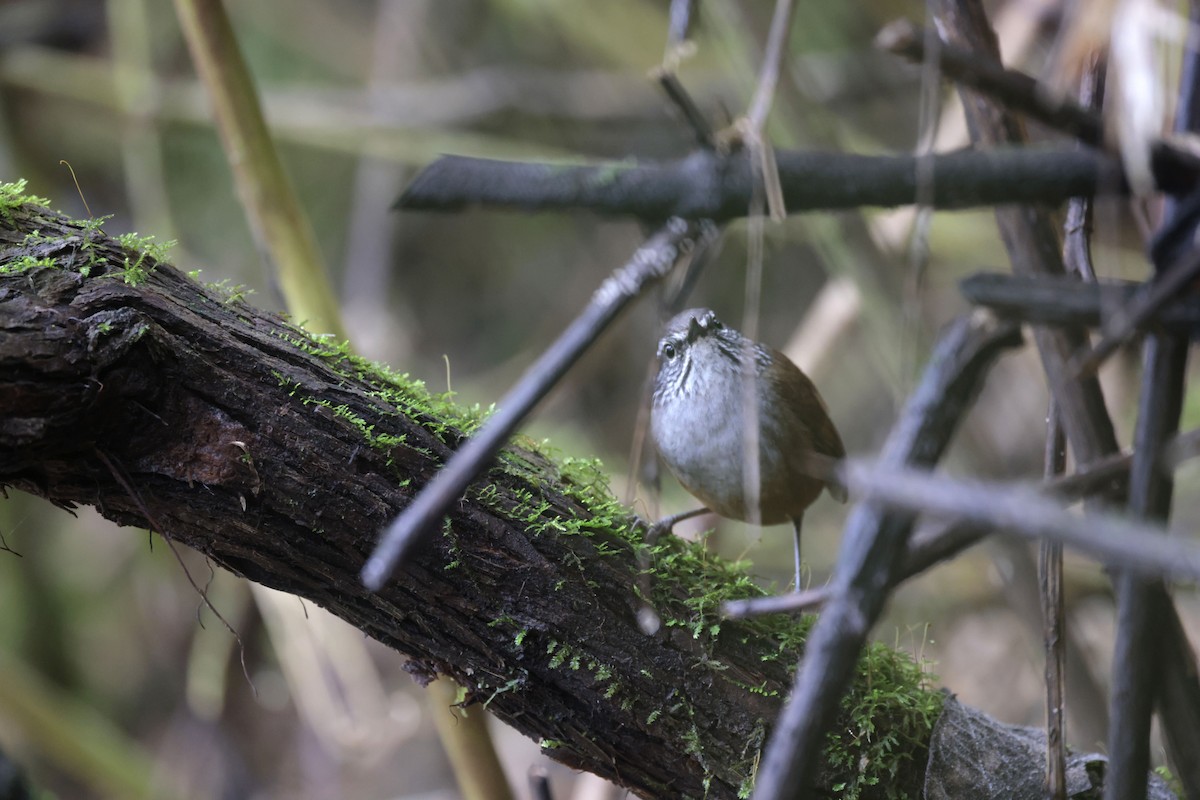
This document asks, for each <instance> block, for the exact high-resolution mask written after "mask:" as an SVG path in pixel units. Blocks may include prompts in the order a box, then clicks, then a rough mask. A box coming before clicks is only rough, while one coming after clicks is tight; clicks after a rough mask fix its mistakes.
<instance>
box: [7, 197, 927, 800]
mask: <svg viewBox="0 0 1200 800" xmlns="http://www.w3.org/2000/svg"><path fill="white" fill-rule="evenodd" d="M7 191H8V193H7V194H6V195H4V196H3V197H0V488H4V487H14V488H16V489H19V490H21V491H25V492H29V493H31V494H35V495H39V496H41V497H45V498H47V499H49V500H50V501H52V502H54V503H57V504H59V505H61V506H63V507H65V508H70V507H72V506H74V505H77V504H84V505H91V506H95V507H96V508H97V509H98V510H99V511H100V513H101V514H103V515H104V516H106V517H108V518H109V519H112V520H114V521H116V522H118V523H120V524H123V525H132V526H137V527H139V528H153V529H154V530H156V531H157V532H158V533H160V534H161V535H163V536H164V537H167V538H170V539H172V540H174V541H177V542H181V543H183V544H186V545H187V546H189V547H192V548H194V549H195V550H198V551H199V552H201V553H204V554H205V555H206V556H208V557H209V558H211V559H212V560H213V561H214V562H216V563H217V564H219V565H221V566H223V567H225V568H226V569H228V570H230V571H231V572H234V573H236V574H238V575H241V576H244V577H246V578H248V579H249V580H252V581H256V582H259V583H262V584H264V585H266V586H270V587H273V588H276V589H279V590H282V591H285V592H290V593H292V594H295V595H298V596H300V597H303V598H306V599H308V600H310V601H312V602H315V603H317V604H319V605H321V606H323V607H325V608H327V609H329V610H330V611H332V612H333V613H334V614H336V615H338V616H339V617H341V618H342V619H344V620H346V621H347V622H349V623H350V624H352V625H354V626H355V627H357V628H359V629H360V630H362V631H363V632H364V633H366V634H367V635H369V636H371V637H373V638H375V639H378V640H379V641H381V642H384V643H386V644H388V645H390V646H391V647H393V648H395V649H396V650H397V651H399V652H400V653H402V654H404V655H406V656H407V657H408V659H409V660H408V662H407V666H406V669H407V670H408V671H409V672H411V673H413V674H414V676H416V677H417V678H418V680H422V679H425V678H428V677H432V676H433V675H434V674H446V675H449V676H451V677H452V678H453V679H454V680H456V681H457V682H459V683H460V684H461V685H462V686H464V687H465V688H466V690H467V701H468V702H486V703H487V705H488V708H489V710H490V711H492V712H493V713H494V714H495V715H496V716H498V717H499V718H500V719H502V720H504V721H506V722H507V723H509V724H510V725H512V726H513V727H515V728H516V729H518V730H519V731H521V732H523V733H524V734H526V735H528V736H530V737H532V738H534V739H536V740H539V741H540V742H541V744H542V747H543V749H544V750H545V751H546V752H547V753H548V754H549V755H550V756H551V757H553V758H555V759H557V760H559V761H562V762H564V763H566V764H569V765H571V766H574V767H578V768H580V769H584V770H588V771H592V772H596V773H598V774H601V775H604V776H605V777H608V778H610V779H612V780H613V781H615V782H617V783H618V784H620V785H622V786H625V787H627V788H629V789H630V790H632V791H633V792H635V793H636V794H638V795H640V796H643V797H710V798H724V797H735V796H738V795H739V794H741V795H744V794H745V793H746V792H747V791H748V788H749V786H750V785H751V784H752V781H753V775H754V770H755V766H756V764H757V759H758V756H759V751H760V748H761V747H762V745H763V743H764V742H765V738H766V736H767V734H768V733H769V730H770V726H771V723H772V721H773V720H774V718H775V715H776V713H777V711H778V710H779V707H780V705H781V704H782V699H783V694H784V692H786V690H787V687H788V686H789V682H790V676H791V674H792V671H793V669H794V666H795V663H796V660H797V658H798V657H799V653H800V651H801V649H802V647H803V638H804V635H805V633H806V631H807V628H808V622H807V621H793V620H788V619H785V618H774V619H770V620H757V621H747V622H733V621H728V620H722V619H720V618H719V616H718V606H719V603H720V602H721V601H722V600H725V599H730V598H734V597H745V596H750V595H754V594H758V593H761V590H760V589H758V588H756V586H755V585H754V584H753V582H752V581H750V579H749V578H748V577H747V576H746V575H745V574H743V573H742V572H740V571H738V570H737V569H735V568H733V567H732V566H730V565H729V564H726V563H723V562H721V561H720V560H719V559H714V558H713V557H711V556H708V557H703V554H702V553H701V552H700V551H699V550H698V548H697V547H696V546H694V545H689V544H686V543H684V542H681V541H679V540H677V539H675V538H674V537H664V538H663V540H662V541H661V542H660V543H658V544H656V545H655V547H654V548H653V550H652V551H651V552H650V553H649V558H648V561H649V563H650V564H651V570H652V572H653V575H652V581H651V582H650V584H649V585H651V586H653V590H652V594H653V597H652V601H653V604H654V605H655V607H656V608H657V609H658V611H659V613H660V615H661V617H662V620H663V623H664V624H663V626H662V628H661V629H660V631H659V632H658V633H657V634H655V635H651V636H647V635H646V634H644V633H643V632H642V631H641V629H640V628H639V626H638V622H637V615H638V611H639V609H640V608H641V607H642V600H641V599H640V597H639V590H638V587H639V586H640V585H644V582H643V581H641V580H640V578H639V576H640V567H639V563H641V561H640V560H639V551H640V549H641V548H643V547H644V545H643V544H642V535H643V530H642V528H641V522H640V521H639V520H638V519H637V518H636V517H634V516H633V515H632V514H631V513H630V512H629V511H628V510H627V509H625V508H623V507H622V506H620V505H619V504H618V503H616V502H615V501H614V500H613V498H612V496H611V495H610V493H609V491H608V488H607V483H606V480H605V478H604V476H603V474H602V472H601V471H600V470H599V468H598V466H597V465H596V464H595V463H594V462H591V461H583V460H572V459H565V458H552V457H550V456H548V455H546V454H545V453H543V452H541V451H540V450H539V449H538V448H536V447H534V446H533V445H532V443H521V442H515V443H513V444H512V445H511V446H510V447H508V448H507V449H506V450H505V451H504V453H503V454H502V456H501V457H500V459H498V461H497V463H496V464H495V465H494V466H493V467H492V468H491V469H490V470H489V471H488V472H487V473H486V474H485V475H484V476H482V477H481V478H480V479H479V481H477V482H476V483H475V484H474V485H473V486H472V487H471V489H470V490H469V491H468V493H467V495H466V496H465V497H464V498H463V500H462V501H461V502H460V503H459V504H458V505H457V506H456V507H455V508H454V509H453V510H452V512H451V513H450V515H449V516H448V517H447V519H446V522H445V524H444V528H443V534H442V535H441V536H439V537H437V539H436V541H435V542H434V543H433V544H432V545H430V546H428V547H426V548H424V549H423V550H422V551H420V552H419V553H418V554H417V556H416V557H415V558H414V559H413V560H412V562H411V563H410V564H408V565H407V566H406V568H405V569H404V570H403V571H402V572H401V573H400V574H398V575H397V576H396V577H395V578H394V579H393V580H392V581H390V582H389V583H388V585H387V586H386V587H385V588H384V590H383V591H381V592H379V593H377V594H372V593H370V592H367V591H366V590H365V589H364V588H363V587H362V585H361V583H360V581H359V577H358V576H359V570H360V569H361V568H362V565H363V563H364V561H365V559H366V557H367V555H368V554H369V553H370V551H371V548H372V547H373V545H374V543H375V540H376V536H377V533H378V532H379V531H380V530H381V529H382V528H383V527H384V526H385V524H386V523H387V522H388V521H389V520H390V519H391V518H392V517H393V516H394V515H395V514H396V512H397V511H398V510H399V509H401V508H403V507H404V506H405V504H406V503H408V502H409V501H410V500H411V498H412V497H413V495H414V493H415V492H416V491H417V490H418V489H419V487H420V486H422V485H423V484H424V483H425V482H426V481H427V480H428V479H429V477H430V476H431V475H432V474H433V473H434V472H435V471H436V470H437V469H438V468H439V466H440V465H441V464H442V463H443V462H444V460H445V459H446V457H447V455H448V454H449V453H451V452H452V451H453V450H454V448H455V447H456V446H457V444H458V443H459V442H460V441H461V440H462V437H463V436H464V435H465V434H467V433H469V432H470V430H471V429H472V428H473V427H474V426H476V425H477V424H478V421H479V416H480V415H479V414H472V413H466V412H463V411H461V410H459V409H457V408H455V407H454V406H453V404H452V403H450V402H449V401H448V400H447V399H446V398H444V397H438V396H434V395H431V394H430V393H428V392H427V391H426V390H425V389H424V388H423V387H422V386H421V385H420V384H419V383H416V382H413V381H411V380H409V379H408V378H406V377H404V376H399V375H396V374H394V373H391V372H388V371H387V370H384V369H381V368H379V367H376V366H373V365H370V364H368V363H366V362H364V361H362V360H361V359H358V358H356V357H354V356H353V355H351V354H350V353H349V352H348V351H347V349H346V348H344V347H342V346H340V345H337V344H336V343H331V342H327V341H323V340H321V339H319V338H313V337H312V336H310V335H308V334H307V333H305V332H304V331H302V330H301V329H300V328H298V327H296V326H295V325H293V324H291V323H289V322H288V321H286V320H285V319H283V318H281V317H279V316H277V315H274V314H270V313H266V312H263V311H260V310H257V309H255V308H253V307H251V306H249V305H247V304H246V303H244V302H242V300H241V299H239V298H238V297H237V296H236V295H234V294H230V293H229V292H228V291H226V290H223V289H220V288H217V287H205V286H203V285H201V284H199V283H197V282H196V281H194V280H192V279H190V278H189V277H188V276H186V275H184V274H182V273H180V272H179V271H177V270H176V269H174V268H173V267H171V266H169V265H167V264H163V263H159V262H158V261H157V260H156V259H155V258H154V256H153V255H152V254H148V253H146V252H145V251H144V250H139V249H138V248H137V247H136V244H137V243H135V242H133V241H131V240H128V239H126V240H124V241H121V242H118V241H116V240H113V239H111V238H109V237H108V236H106V235H105V234H104V233H103V231H102V230H101V226H100V224H99V223H97V222H84V223H80V222H75V221H71V220H68V219H66V218H65V217H63V216H61V215H59V214H57V213H55V212H52V211H50V210H48V209H46V208H44V207H42V206H39V205H35V204H33V203H31V202H28V201H27V200H26V199H25V198H22V197H20V196H18V195H17V193H16V192H15V191H13V187H11V186H10V187H7ZM859 673H860V674H859V677H858V679H857V680H856V681H855V685H854V688H853V689H852V691H851V693H850V695H849V696H848V697H847V698H846V701H845V702H844V704H843V709H844V711H843V715H842V719H840V720H839V723H838V726H837V727H836V728H835V730H834V732H833V733H831V734H830V736H829V744H828V747H827V749H826V754H825V764H824V768H823V770H822V780H821V784H822V786H823V787H825V789H826V790H827V791H828V792H829V793H830V794H834V795H838V796H862V797H876V796H878V797H884V796H887V797H895V796H901V797H902V796H912V797H917V796H920V794H921V790H922V788H921V787H922V786H923V785H924V784H925V772H926V767H927V762H928V758H927V755H928V746H929V741H930V735H931V729H932V727H933V723H934V720H935V719H936V718H937V715H938V713H939V710H940V709H941V707H942V702H943V698H942V695H941V694H940V693H938V692H935V691H933V690H931V689H929V688H928V687H925V686H923V685H922V676H921V672H920V669H919V667H918V666H917V665H915V664H914V663H913V662H912V660H911V659H910V658H909V657H908V656H907V655H905V654H902V653H897V652H894V651H891V650H889V649H888V648H885V647H882V646H873V647H872V648H870V649H869V651H868V652H867V654H866V655H865V656H864V658H863V660H862V662H861V663H860V667H859Z"/></svg>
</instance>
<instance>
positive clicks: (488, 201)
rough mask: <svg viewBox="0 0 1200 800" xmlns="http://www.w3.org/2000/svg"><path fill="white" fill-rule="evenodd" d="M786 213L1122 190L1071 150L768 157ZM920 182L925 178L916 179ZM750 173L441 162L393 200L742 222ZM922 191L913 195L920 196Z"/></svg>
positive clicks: (712, 168) (740, 157) (1095, 158)
mask: <svg viewBox="0 0 1200 800" xmlns="http://www.w3.org/2000/svg"><path fill="white" fill-rule="evenodd" d="M775 158H776V161H777V164H778V167H779V178H780V182H781V185H782V188H783V197H784V201H785V202H786V204H787V208H788V211H789V213H796V212H799V211H811V210H813V209H838V208H855V207H860V206H885V207H891V206H901V205H908V204H911V203H915V202H918V200H919V201H920V202H924V203H929V204H931V205H933V206H934V207H935V208H970V207H975V206H986V205H994V204H997V203H1047V204H1056V203H1060V202H1062V201H1064V200H1066V199H1068V198H1070V197H1074V196H1077V195H1089V196H1090V195H1093V194H1095V193H1097V192H1099V191H1111V190H1113V189H1114V187H1120V186H1121V185H1122V177H1121V175H1122V173H1121V170H1120V167H1119V165H1118V164H1117V162H1116V161H1115V160H1114V159H1111V158H1109V157H1108V156H1105V155H1103V154H1100V153H1097V152H1095V151H1090V150H1083V151H1081V150H1077V149H1075V148H1070V149H1068V148H1047V149H1033V148H1031V149H997V150H993V151H989V152H977V151H969V150H967V151H960V152H956V153H947V154H944V155H935V156H925V157H923V164H922V166H921V169H922V170H924V172H921V173H919V172H918V158H917V157H915V156H861V155H847V154H844V153H811V152H792V151H782V150H779V151H776V152H775ZM922 178H924V182H922ZM751 181H752V176H751V172H750V164H749V160H748V157H747V155H746V153H745V151H739V152H737V153H734V154H732V155H728V156H721V155H719V154H717V153H715V152H713V151H710V150H702V151H697V152H695V153H692V154H691V155H689V156H687V157H686V158H683V159H680V160H678V161H668V162H657V163H655V162H640V163H639V162H615V163H604V164H595V165H579V164H536V163H522V162H511V161H494V160H490V159H483V158H468V157H465V156H443V157H441V158H439V159H438V160H436V161H434V162H433V163H432V164H430V165H429V166H427V167H426V168H425V169H423V170H422V171H421V172H420V174H418V175H417V177H416V178H415V179H414V180H413V182H412V183H411V184H410V185H409V187H408V188H407V189H406V190H405V191H404V194H403V195H401V197H400V199H399V200H398V201H397V202H396V207H397V208H403V209H407V210H431V211H457V210H460V209H463V208H467V207H470V206H487V207H492V208H517V209H522V210H525V211H539V210H547V209H557V210H566V209H587V210H590V211H595V212H597V213H600V214H608V215H625V216H633V217H637V218H639V219H644V220H665V219H667V218H669V217H672V216H678V217H684V218H686V219H713V220H717V221H724V220H729V219H733V218H737V217H744V216H746V213H747V210H748V209H749V208H750V200H751V190H752V182H751ZM918 191H920V194H919V195H918Z"/></svg>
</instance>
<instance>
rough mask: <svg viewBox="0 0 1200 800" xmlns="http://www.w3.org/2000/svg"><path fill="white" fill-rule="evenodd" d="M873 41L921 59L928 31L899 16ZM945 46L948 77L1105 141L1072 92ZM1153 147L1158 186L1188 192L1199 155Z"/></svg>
mask: <svg viewBox="0 0 1200 800" xmlns="http://www.w3.org/2000/svg"><path fill="white" fill-rule="evenodd" d="M875 46H876V47H878V48H880V49H882V50H887V51H889V52H892V53H895V54H896V55H898V56H901V57H903V58H905V59H908V60H909V61H912V62H914V63H920V62H922V61H923V60H924V58H925V51H926V37H925V32H923V31H922V30H920V29H919V28H918V27H917V26H916V25H914V24H913V23H912V22H910V21H908V20H897V21H895V22H892V23H890V24H889V25H887V26H886V27H884V28H883V29H882V30H881V31H880V32H879V34H878V35H877V36H876V38H875ZM941 46H942V50H941V53H940V55H939V57H940V61H941V67H942V72H943V74H945V76H946V77H948V78H950V79H951V80H953V81H955V82H956V83H959V84H961V85H963V86H967V87H970V88H971V89H973V90H975V91H977V92H980V93H982V94H985V95H988V96H989V97H991V98H993V99H994V100H995V101H996V102H998V103H999V104H1000V105H1002V106H1003V107H1004V108H1006V109H1008V110H1010V111H1015V112H1017V113H1020V114H1024V115H1025V116H1027V117H1030V118H1031V119H1035V120H1037V121H1038V122H1041V123H1042V124H1044V125H1047V126H1049V127H1051V128H1054V129H1055V130H1059V131H1062V132H1064V133H1067V134H1069V135H1071V136H1074V137H1075V138H1077V139H1079V140H1080V141H1081V142H1083V143H1084V144H1087V145H1089V146H1092V147H1102V146H1103V145H1104V121H1103V119H1102V118H1101V117H1100V114H1099V113H1098V112H1096V111H1093V110H1091V109H1088V108H1086V107H1084V106H1082V105H1080V104H1079V103H1077V102H1075V101H1074V100H1072V99H1070V98H1069V97H1057V96H1055V94H1054V93H1052V92H1049V91H1046V90H1045V89H1043V88H1042V87H1041V86H1040V85H1039V84H1038V81H1037V79H1035V78H1034V77H1032V76H1030V75H1027V74H1026V73H1024V72H1021V71H1019V70H1015V69H1008V68H1005V67H1004V65H1002V64H1001V63H1000V62H999V60H998V59H996V58H994V57H992V56H991V55H990V54H987V53H983V52H981V51H978V50H969V49H967V48H965V47H960V46H954V45H951V44H949V43H948V42H946V41H945V40H942V41H941ZM1150 147H1151V170H1152V172H1153V174H1154V179H1155V182H1156V183H1157V185H1158V188H1159V189H1162V190H1163V191H1168V192H1187V191H1188V190H1189V188H1190V186H1191V183H1192V180H1191V179H1190V178H1186V177H1184V176H1185V175H1187V174H1190V175H1194V174H1195V172H1196V169H1197V168H1200V156H1197V154H1196V153H1194V152H1192V151H1190V150H1188V149H1187V148H1185V147H1182V146H1179V145H1176V144H1175V143H1174V142H1171V141H1168V140H1159V141H1156V142H1153V143H1152V144H1151V146H1150ZM1110 188H1111V189H1115V188H1116V186H1115V185H1114V186H1113V187H1110Z"/></svg>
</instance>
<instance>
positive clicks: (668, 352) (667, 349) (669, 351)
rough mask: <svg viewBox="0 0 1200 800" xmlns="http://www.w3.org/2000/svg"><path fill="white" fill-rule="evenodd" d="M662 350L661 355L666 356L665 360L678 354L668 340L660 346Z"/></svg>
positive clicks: (669, 359)
mask: <svg viewBox="0 0 1200 800" xmlns="http://www.w3.org/2000/svg"><path fill="white" fill-rule="evenodd" d="M662 352H663V355H664V356H666V358H667V361H673V360H674V359H675V356H676V355H678V353H677V351H676V350H675V345H673V344H671V343H670V342H667V343H665V344H664V345H663V346H662Z"/></svg>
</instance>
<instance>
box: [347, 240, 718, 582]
mask: <svg viewBox="0 0 1200 800" xmlns="http://www.w3.org/2000/svg"><path fill="white" fill-rule="evenodd" d="M715 233H716V227H715V226H714V225H712V224H711V223H709V222H700V223H694V222H685V221H684V220H681V219H671V220H669V221H668V222H667V223H666V224H665V225H664V226H663V227H662V228H661V229H660V230H659V231H658V232H657V233H655V234H654V235H653V236H651V237H650V238H649V239H647V240H646V242H645V243H644V244H643V245H642V246H641V247H639V248H638V250H637V252H635V253H634V254H633V257H632V258H631V259H630V260H629V262H628V263H627V264H625V265H624V266H622V267H621V268H620V269H618V270H617V271H616V272H614V273H613V274H612V275H611V276H609V277H608V278H607V279H606V280H605V281H604V282H603V283H602V284H601V285H600V287H599V288H598V289H597V290H596V292H595V294H594V295H592V299H591V301H590V302H589V303H588V305H587V307H586V308H584V310H583V312H582V313H581V314H580V315H579V316H578V317H577V318H576V319H575V321H574V322H572V323H571V325H570V326H569V327H568V328H567V330H566V331H564V332H563V334H562V335H561V336H560V337H559V338H558V339H557V340H556V341H555V342H554V343H553V344H552V345H551V346H550V347H549V348H547V349H546V351H545V352H544V353H542V355H541V356H540V357H539V358H538V360H537V361H536V362H534V364H533V365H532V366H531V367H530V368H529V369H528V370H527V371H526V373H525V374H524V375H523V376H522V377H521V379H520V380H519V381H518V382H517V384H516V385H515V386H513V388H512V389H510V390H509V392H508V394H506V395H505V396H504V398H503V399H502V400H501V401H500V403H499V410H498V411H497V412H496V413H495V414H494V415H493V416H492V417H491V418H490V419H488V421H487V422H486V423H485V424H484V426H483V427H482V428H481V429H480V431H479V432H478V433H477V434H475V435H474V436H473V437H471V438H470V439H469V440H468V441H467V442H466V444H464V445H463V446H462V447H461V448H460V449H459V451H458V452H457V453H455V454H454V455H453V456H452V457H451V458H450V460H449V461H448V462H447V463H446V466H445V467H443V468H442V470H441V471H440V472H439V473H438V474H437V475H436V476H435V477H434V478H433V479H432V480H431V481H430V482H429V483H428V484H427V485H426V486H425V488H424V489H422V490H421V492H420V493H419V494H418V495H417V496H416V497H415V498H413V502H412V503H411V504H410V505H409V506H408V508H406V509H405V510H404V511H403V512H402V513H401V514H400V516H399V517H397V518H396V519H395V520H394V521H393V522H392V524H391V525H389V526H388V528H387V530H386V531H385V532H384V534H383V536H382V537H381V539H380V541H379V543H378V544H377V545H376V547H375V550H374V552H372V553H371V558H370V559H369V560H368V561H367V563H366V566H364V567H363V570H362V579H363V583H364V584H365V585H366V586H367V588H369V589H371V590H372V591H378V590H379V588H380V587H382V586H383V584H384V582H385V581H386V580H387V579H388V577H389V576H390V575H391V574H392V572H393V571H394V570H395V569H396V568H397V567H398V566H400V565H401V564H402V562H403V561H404V559H405V558H406V557H407V555H408V554H410V553H411V552H412V551H413V549H414V548H415V547H416V546H417V545H418V544H420V542H422V541H424V540H426V539H428V538H429V536H431V535H432V533H433V529H434V525H435V523H436V522H437V521H438V520H439V519H441V518H442V516H443V515H444V514H445V513H446V511H447V509H449V508H450V506H451V504H452V503H454V502H455V501H456V500H457V499H458V498H459V497H461V496H462V494H463V492H464V491H465V490H466V488H467V486H468V485H469V484H470V483H471V481H473V480H475V477H476V476H477V475H479V473H480V472H482V471H483V470H484V469H486V467H487V465H488V464H489V463H491V461H492V459H493V458H495V456H496V454H497V453H498V452H499V451H500V448H501V447H503V446H504V443H505V442H506V441H508V438H509V436H511V435H512V433H513V431H515V430H516V428H517V426H518V425H519V424H520V423H521V421H522V420H524V419H525V417H526V416H527V415H528V414H529V412H530V411H531V410H532V409H533V407H534V406H535V405H536V404H537V403H538V401H539V400H541V399H542V398H543V397H544V396H545V395H546V393H547V392H548V391H549V390H550V389H551V387H553V386H554V384H555V383H557V382H558V380H559V379H560V378H561V377H562V376H563V374H564V373H565V372H566V371H567V369H568V368H569V367H570V366H571V365H572V364H573V363H575V361H576V360H577V359H578V358H579V356H580V355H582V354H583V352H584V351H585V350H586V349H587V348H588V347H590V346H591V344H592V343H593V342H594V341H595V340H596V337H597V336H599V335H600V333H602V332H603V331H604V330H605V329H606V328H607V327H608V326H609V325H610V324H611V323H612V322H613V320H615V319H616V318H617V315H618V314H619V313H620V312H621V311H622V310H623V309H624V308H625V307H626V306H627V305H629V303H630V302H632V301H633V300H634V299H636V298H637V297H638V296H639V295H640V294H641V293H642V292H643V291H644V290H645V289H646V288H647V287H648V286H649V285H651V284H652V283H654V282H656V281H658V280H660V279H662V278H663V277H665V276H666V275H667V273H668V272H670V270H671V268H672V267H673V266H674V265H675V262H676V261H677V260H678V259H679V258H681V257H682V256H683V255H684V254H686V253H688V252H690V251H692V250H693V249H694V248H695V247H697V246H700V247H703V246H704V244H705V243H706V242H708V241H710V240H711V239H712V238H713V237H714V236H715Z"/></svg>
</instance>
